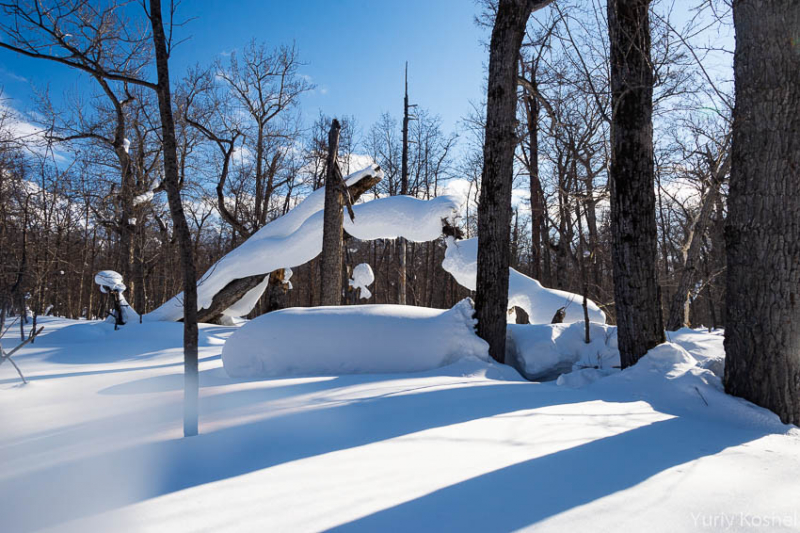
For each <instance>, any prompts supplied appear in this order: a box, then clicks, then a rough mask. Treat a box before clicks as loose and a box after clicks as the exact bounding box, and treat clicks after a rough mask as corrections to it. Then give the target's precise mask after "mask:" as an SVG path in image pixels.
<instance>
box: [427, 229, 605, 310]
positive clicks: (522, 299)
mask: <svg viewBox="0 0 800 533" xmlns="http://www.w3.org/2000/svg"><path fill="white" fill-rule="evenodd" d="M442 268H444V269H445V270H446V271H447V272H449V273H450V274H451V275H452V276H453V277H454V278H455V280H456V281H457V282H458V284H459V285H461V286H463V287H466V288H467V289H469V290H471V291H474V290H475V286H476V278H477V275H478V239H477V238H474V239H466V240H463V241H456V240H455V239H454V238H453V237H448V238H447V250H446V251H445V256H444V261H442ZM582 302H583V297H582V296H580V295H579V294H573V293H571V292H566V291H560V290H557V289H548V288H546V287H543V286H542V284H541V283H539V282H538V281H537V280H535V279H533V278H530V277H528V276H526V275H525V274H522V273H521V272H518V271H516V270H514V269H513V268H509V279H508V307H509V308H511V307H514V306H517V307H520V308H522V309H524V310H525V312H526V313H528V316H529V317H530V323H531V324H549V323H550V322H551V320H552V319H553V315H555V314H556V311H558V309H560V308H561V307H564V308H565V310H566V316H565V317H564V322H566V323H569V322H578V321H582V320H583V318H584V317H583V306H582ZM588 307H589V320H590V321H592V322H600V323H604V322H605V321H606V315H605V313H603V311H602V310H601V309H600V307H599V306H598V305H597V304H596V303H594V302H593V301H591V300H589V301H588Z"/></svg>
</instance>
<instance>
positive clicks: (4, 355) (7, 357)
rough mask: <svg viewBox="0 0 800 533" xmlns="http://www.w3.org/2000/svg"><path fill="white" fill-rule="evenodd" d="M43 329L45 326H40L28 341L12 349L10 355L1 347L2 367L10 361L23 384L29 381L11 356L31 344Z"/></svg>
mask: <svg viewBox="0 0 800 533" xmlns="http://www.w3.org/2000/svg"><path fill="white" fill-rule="evenodd" d="M43 329H44V326H40V327H39V329H38V330H36V331H32V332H31V335H30V336H29V337H28V338H27V339H25V340H24V341H22V342H21V343H19V344H18V345H17V346H16V347H15V348H14V349H12V350H11V351H10V352H8V353H6V351H5V350H3V346H2V345H0V365H2V364H3V363H5V362H6V361H8V362H9V363H11V364H12V365H14V368H15V369H16V370H17V374H19V377H20V379H22V383H26V384H27V383H28V381H27V380H26V379H25V376H24V375H23V374H22V370H20V369H19V367H18V366H17V363H15V362H14V360H13V359H11V356H12V355H14V354H15V353H17V352H18V351H19V349H20V348H22V347H23V346H25V345H26V344H28V343H29V342H33V339H35V338H36V336H37V335H38V334H39V333H41V332H42V330H43Z"/></svg>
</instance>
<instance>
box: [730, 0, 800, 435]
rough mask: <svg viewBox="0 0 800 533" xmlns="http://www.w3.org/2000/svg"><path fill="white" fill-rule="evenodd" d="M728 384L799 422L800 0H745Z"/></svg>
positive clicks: (739, 34)
mask: <svg viewBox="0 0 800 533" xmlns="http://www.w3.org/2000/svg"><path fill="white" fill-rule="evenodd" d="M733 20H734V25H735V28H736V53H735V56H734V80H735V88H736V107H735V108H734V112H733V146H732V156H731V159H732V161H731V188H730V195H729V198H728V206H729V215H728V219H727V223H726V227H725V241H726V245H727V258H728V270H727V318H726V324H725V353H726V360H725V390H726V391H727V392H728V393H730V394H734V395H736V396H741V397H743V398H746V399H748V400H750V401H752V402H754V403H756V404H758V405H761V406H763V407H766V408H768V409H771V410H772V411H774V412H775V413H777V414H778V416H780V417H781V420H783V422H786V423H793V424H800V135H799V132H800V44H798V42H797V36H798V33H797V32H798V28H800V3H798V2H797V1H795V0H771V1H764V0H761V1H759V0H747V1H744V0H737V1H734V3H733Z"/></svg>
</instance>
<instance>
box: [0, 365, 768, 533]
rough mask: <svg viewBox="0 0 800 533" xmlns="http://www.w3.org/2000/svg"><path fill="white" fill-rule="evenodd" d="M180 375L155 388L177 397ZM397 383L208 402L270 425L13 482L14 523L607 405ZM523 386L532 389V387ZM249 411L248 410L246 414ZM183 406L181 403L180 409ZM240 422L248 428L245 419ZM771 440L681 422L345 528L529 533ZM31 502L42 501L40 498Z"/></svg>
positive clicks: (8, 520)
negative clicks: (545, 413)
mask: <svg viewBox="0 0 800 533" xmlns="http://www.w3.org/2000/svg"><path fill="white" fill-rule="evenodd" d="M174 379H175V378H169V381H168V382H165V383H161V382H158V381H156V382H155V383H156V386H157V387H162V386H164V385H166V386H168V387H169V388H170V389H171V388H172V387H174V386H175V383H173V380H174ZM395 379H408V376H386V375H383V376H341V377H336V378H330V379H320V380H315V381H312V382H309V381H302V380H299V381H297V380H292V379H287V380H278V381H283V383H279V384H275V385H274V386H273V384H272V383H271V384H270V385H271V386H269V387H264V388H248V389H237V390H230V391H224V390H223V391H221V392H219V393H218V394H211V395H204V396H201V413H202V416H203V417H204V418H205V419H206V420H214V419H215V420H223V421H224V420H228V417H231V416H243V415H244V416H246V415H247V414H248V413H255V414H261V415H263V414H264V412H267V413H268V416H269V417H268V418H261V419H259V420H257V421H255V422H247V423H242V424H239V425H235V426H233V427H228V428H224V429H219V430H216V431H212V432H209V433H204V434H201V435H199V436H198V437H194V438H191V439H173V440H161V441H157V442H152V443H146V444H138V445H134V446H129V447H127V448H124V449H120V450H115V451H111V452H106V453H103V454H101V455H93V456H89V457H85V458H81V459H76V460H71V461H67V462H62V463H59V464H57V465H54V466H50V467H45V468H41V469H39V470H35V471H33V472H29V473H25V474H24V475H19V476H16V477H15V478H12V479H6V480H5V481H4V482H3V484H2V485H0V516H2V517H4V518H3V526H4V528H8V530H9V531H18V532H26V531H33V530H36V529H39V528H42V527H47V526H52V525H56V524H62V523H64V522H66V521H69V520H72V519H77V518H82V517H87V516H91V515H95V514H99V513H102V512H104V511H109V510H113V509H118V508H120V507H123V506H126V505H129V504H134V503H137V502H141V501H145V500H148V499H151V498H156V497H158V496H162V495H165V494H169V493H173V492H176V491H180V490H183V489H187V488H191V487H194V486H199V485H202V484H206V483H211V482H214V481H219V480H223V479H227V478H232V477H236V476H239V475H243V474H247V473H250V472H254V471H257V470H261V469H265V468H270V467H273V466H276V465H280V464H283V463H287V462H290V461H296V460H300V459H304V458H308V457H313V456H318V455H322V454H325V453H329V452H334V451H339V450H344V449H349V448H355V447H358V446H363V445H367V444H371V443H375V442H380V441H384V440H388V439H392V438H395V437H400V436H403V435H407V434H411V433H416V432H419V431H424V430H429V429H433V428H437V427H444V426H449V425H453V424H459V423H463V422H468V421H470V420H476V419H481V418H487V417H492V416H497V415H501V414H508V413H514V412H517V411H522V410H529V409H537V408H542V407H547V406H551V405H564V404H571V403H580V402H588V401H594V400H598V399H602V398H599V397H598V394H597V393H593V392H591V391H584V390H572V389H566V388H561V387H556V386H555V385H552V384H531V383H520V382H502V381H497V382H492V383H490V384H486V385H481V386H465V387H457V386H456V387H453V385H458V384H457V383H455V384H453V383H451V384H449V386H450V388H441V387H438V388H437V386H429V385H425V384H422V386H420V387H413V386H412V387H409V388H408V390H405V391H398V390H397V387H396V385H391V386H390V385H388V384H383V385H381V383H382V382H387V381H394V380H395ZM356 386H357V387H356ZM348 387H353V388H352V389H348ZM519 387H525V389H524V391H521V390H520V389H519ZM370 388H371V389H370ZM339 391H341V394H340V393H339ZM117 392H118V393H119V392H121V391H119V390H118V391H117ZM326 392H330V394H328V395H326V394H325V393H326ZM316 393H319V396H318V397H314V396H312V397H310V398H309V399H308V401H306V402H305V403H299V404H297V403H291V402H289V403H287V404H285V405H284V407H283V408H284V409H285V410H284V411H280V410H279V408H280V406H281V404H279V403H278V404H276V403H271V402H275V401H276V400H280V399H282V398H286V397H288V396H293V395H302V394H316ZM354 395H356V396H355V397H354ZM601 396H602V395H601ZM615 401H620V400H619V399H615ZM624 401H636V399H634V398H629V399H627V400H624ZM242 406H246V407H247V410H248V413H242V410H241V407H242ZM173 407H174V408H176V409H177V408H178V405H177V404H176V405H175V406H173ZM271 410H272V411H271ZM229 422H232V423H236V422H235V419H233V420H229ZM143 427H147V426H143ZM201 429H202V426H201ZM768 433H769V432H768V431H767V430H766V429H758V428H742V427H737V426H731V425H723V424H714V423H709V420H707V419H702V418H698V419H694V418H683V417H680V416H679V417H677V418H673V419H669V420H665V421H660V422H656V423H653V424H650V425H646V426H643V427H638V428H636V429H632V430H629V431H626V432H624V433H621V434H618V435H615V436H611V437H607V438H602V439H599V440H595V441H592V442H589V443H586V444H583V445H579V446H576V447H574V448H570V449H566V450H562V451H559V452H556V453H553V454H551V455H547V456H544V457H539V458H536V459H532V460H529V461H525V462H522V463H519V464H515V465H512V466H509V467H506V468H503V469H500V470H497V471H494V472H490V473H487V474H484V475H481V476H477V477H475V478H472V479H469V480H466V481H463V482H460V483H457V484H454V485H451V486H448V487H445V488H443V489H440V490H438V491H436V492H433V493H431V494H429V495H426V496H424V497H421V498H418V499H415V500H412V501H409V502H406V503H403V504H400V505H397V506H395V507H391V508H389V509H385V510H383V511H380V512H377V513H374V514H371V515H369V516H366V517H363V518H361V519H358V520H356V521H353V522H351V523H348V524H344V525H343V526H340V529H342V530H345V531H374V530H413V529H416V528H422V529H427V528H430V527H431V526H432V525H435V527H436V528H437V529H447V530H460V529H466V530H477V531H499V530H512V529H517V528H520V527H524V526H527V525H530V524H533V523H536V522H538V521H541V520H543V519H545V518H547V517H550V516H554V515H556V514H558V513H561V512H564V511H566V510H569V509H571V508H573V507H576V506H579V505H583V504H585V503H588V502H591V501H593V500H596V499H598V498H602V497H604V496H607V495H610V494H613V493H615V492H617V491H620V490H624V489H626V488H629V487H632V486H634V485H636V484H638V483H641V482H642V481H644V480H646V479H648V478H649V477H651V476H653V475H655V474H658V473H659V472H662V471H664V470H666V469H668V468H671V467H673V466H676V465H680V464H683V463H686V462H689V461H692V460H695V459H698V458H700V457H704V456H708V455H712V454H715V453H718V452H720V451H721V450H723V449H725V448H728V447H730V446H736V445H740V444H742V443H744V442H748V441H751V440H755V439H758V438H760V437H762V436H764V435H766V434H768ZM90 434H91V433H90ZM54 480H56V482H54ZM387 482H390V480H387ZM31 494H36V498H35V501H34V502H33V503H32V502H31V501H30V496H29V495H31ZM43 510H46V511H43ZM494 511H496V512H494Z"/></svg>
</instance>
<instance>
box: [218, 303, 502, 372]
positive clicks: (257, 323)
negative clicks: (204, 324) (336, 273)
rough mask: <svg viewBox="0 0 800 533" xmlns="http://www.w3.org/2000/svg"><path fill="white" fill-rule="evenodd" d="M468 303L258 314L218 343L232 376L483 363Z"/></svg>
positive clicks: (484, 347) (408, 369)
mask: <svg viewBox="0 0 800 533" xmlns="http://www.w3.org/2000/svg"><path fill="white" fill-rule="evenodd" d="M475 323H476V321H475V319H474V318H473V309H472V302H471V301H470V300H469V299H466V300H462V301H461V302H459V303H458V304H456V305H455V306H454V307H453V308H452V309H450V310H441V309H429V308H423V307H412V306H405V305H363V306H332V307H313V308H292V309H283V310H280V311H275V312H272V313H267V314H266V315H262V316H260V317H258V318H256V319H254V320H252V321H250V322H248V323H247V324H245V325H244V326H242V328H241V329H239V330H238V331H237V332H236V333H234V334H233V335H232V336H231V337H230V339H228V341H227V342H226V344H225V347H224V348H223V351H222V362H223V366H224V367H225V371H226V372H227V373H228V375H230V376H231V377H253V376H286V375H341V374H364V373H406V372H419V371H423V370H430V369H434V368H438V367H441V366H445V365H448V364H451V363H454V362H456V361H458V360H460V359H463V358H470V357H474V358H478V359H481V360H484V361H488V360H489V354H488V345H487V344H486V342H485V341H483V340H482V339H480V338H479V337H478V336H477V335H476V334H475V330H474V328H475Z"/></svg>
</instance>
